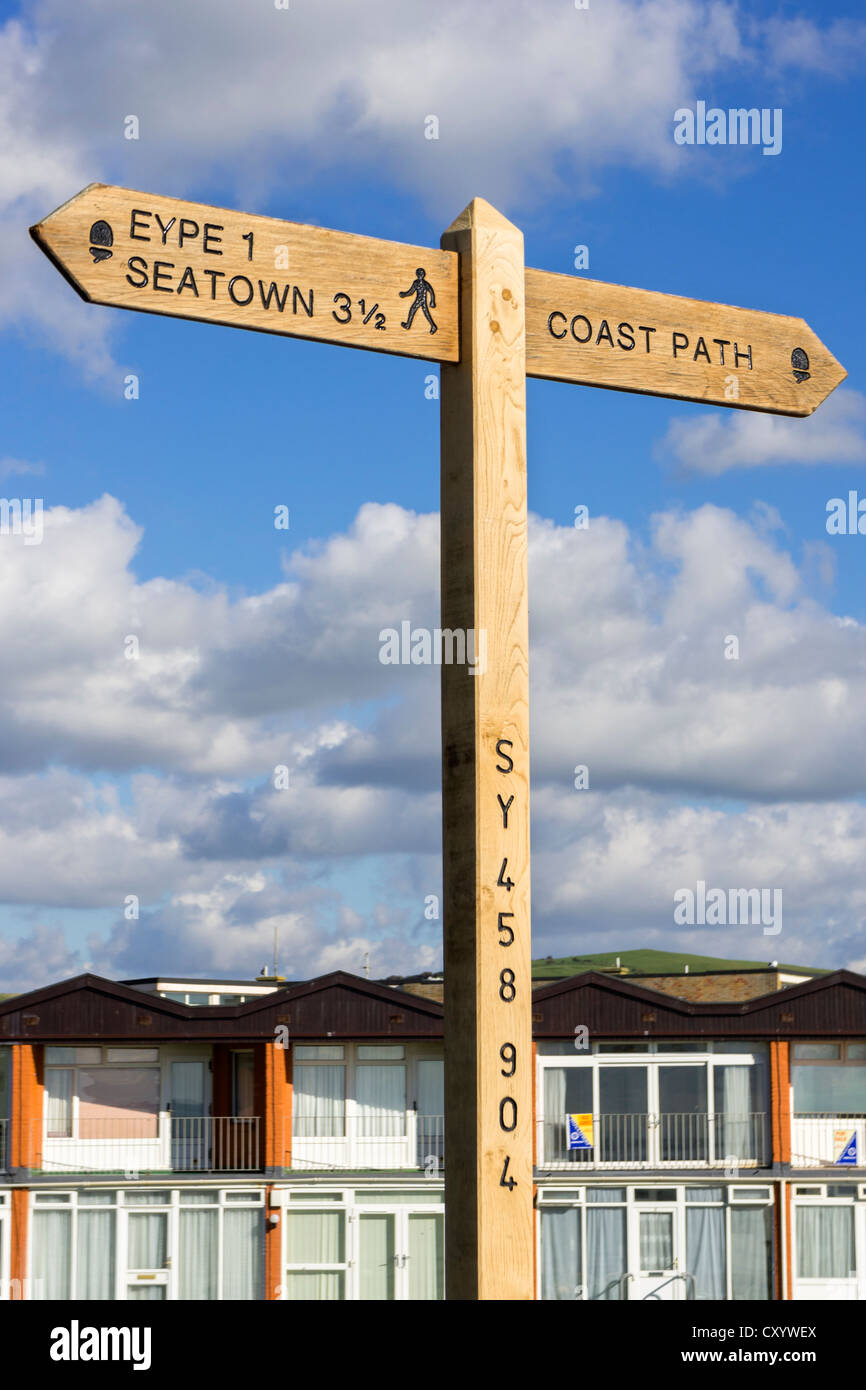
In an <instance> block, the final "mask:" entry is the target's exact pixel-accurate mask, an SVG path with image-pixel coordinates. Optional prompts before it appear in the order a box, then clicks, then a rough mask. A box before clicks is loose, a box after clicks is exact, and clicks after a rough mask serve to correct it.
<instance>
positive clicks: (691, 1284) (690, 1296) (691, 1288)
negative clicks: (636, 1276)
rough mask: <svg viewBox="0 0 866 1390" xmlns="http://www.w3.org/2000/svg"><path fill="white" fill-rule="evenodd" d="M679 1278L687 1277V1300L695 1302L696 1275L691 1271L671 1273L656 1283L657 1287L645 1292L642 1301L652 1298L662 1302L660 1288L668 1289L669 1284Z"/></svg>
mask: <svg viewBox="0 0 866 1390" xmlns="http://www.w3.org/2000/svg"><path fill="white" fill-rule="evenodd" d="M677 1279H685V1280H687V1281H688V1282H687V1285H686V1287H687V1290H688V1292H687V1293H686V1302H687V1303H688V1302H694V1299H695V1293H696V1290H697V1285H696V1283H695V1276H694V1275H693V1274H689V1273H684V1274H671V1275H670V1277H669V1278H668V1279H665V1280H663V1282H662V1283H661V1284H656V1286H655V1288H654V1289H651V1290H650V1292H649V1293H645V1294H644V1296H643V1299H642V1300H641V1301H642V1302H643V1303H648V1302H649V1301H650V1299H655V1300H656V1301H657V1302H658V1303H661V1299H660V1298H659V1290H660V1289H666V1288H667V1286H668V1284H673V1283H675V1282H676V1280H677Z"/></svg>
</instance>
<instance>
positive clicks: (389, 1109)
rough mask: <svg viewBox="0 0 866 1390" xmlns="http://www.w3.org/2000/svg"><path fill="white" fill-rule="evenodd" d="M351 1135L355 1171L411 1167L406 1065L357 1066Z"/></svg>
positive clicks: (362, 1064)
mask: <svg viewBox="0 0 866 1390" xmlns="http://www.w3.org/2000/svg"><path fill="white" fill-rule="evenodd" d="M352 1110H353V1111H354V1113H351V1111H352ZM349 1135H350V1157H349V1163H350V1165H351V1166H352V1167H356V1168H384V1169H387V1168H408V1167H410V1165H411V1161H412V1160H411V1159H410V1153H409V1149H410V1144H411V1142H412V1140H411V1136H410V1133H409V1123H408V1116H407V1113H406V1065H405V1063H403V1062H399V1063H396V1062H390V1063H388V1062H384V1063H374V1062H359V1063H358V1065H357V1066H356V1068H355V1102H354V1106H353V1107H350V1111H349ZM412 1158H414V1155H412Z"/></svg>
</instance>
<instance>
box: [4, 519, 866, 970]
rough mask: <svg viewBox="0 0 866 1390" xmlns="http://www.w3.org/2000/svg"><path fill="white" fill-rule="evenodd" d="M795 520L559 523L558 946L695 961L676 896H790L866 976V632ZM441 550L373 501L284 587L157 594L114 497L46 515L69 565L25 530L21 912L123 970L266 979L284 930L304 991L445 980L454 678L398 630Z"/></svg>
mask: <svg viewBox="0 0 866 1390" xmlns="http://www.w3.org/2000/svg"><path fill="white" fill-rule="evenodd" d="M783 520H784V519H783V518H781V517H779V516H778V515H776V514H774V513H773V512H771V511H767V510H763V511H761V510H759V511H758V512H757V513H756V515H755V518H754V520H753V521H752V522H749V521H745V520H743V519H741V518H738V517H736V516H734V515H733V514H732V513H730V512H727V511H724V510H722V509H720V508H717V507H712V506H704V507H701V508H699V509H697V510H696V511H693V512H682V513H673V512H672V513H664V514H661V515H659V516H658V517H655V518H654V519H653V524H652V528H651V531H650V534H649V537H648V538H647V539H646V540H645V541H643V542H640V541H639V540H638V539H637V538H636V537H634V536H632V535H630V533H629V531H628V529H627V528H626V527H625V526H624V525H623V524H622V523H621V522H618V521H614V520H610V519H607V518H604V517H593V518H592V520H591V523H590V526H589V528H588V530H575V529H574V528H573V527H558V526H555V525H554V524H553V523H551V522H549V521H540V520H538V519H536V518H533V519H532V521H531V527H530V585H531V589H530V598H531V636H532V644H533V645H532V730H533V733H532V738H533V743H532V760H533V788H534V790H533V797H534V826H533V836H534V838H533V845H534V849H535V852H536V853H535V862H536V869H535V879H534V881H535V889H536V908H535V925H536V934H537V935H536V941H537V943H538V944H539V949H541V945H542V944H543V943H545V942H546V943H548V946H547V949H550V948H551V947H552V945H553V944H554V943H555V944H556V946H557V947H558V946H560V945H561V946H563V948H564V947H565V946H566V945H568V944H571V942H572V941H573V936H574V933H576V932H577V931H578V930H580V932H581V933H583V934H587V933H588V934H589V935H590V936H591V935H592V933H593V932H594V931H596V930H600V929H601V927H602V926H603V925H605V924H606V929H607V930H608V933H609V932H610V931H611V930H613V929H614V928H615V929H616V930H617V931H618V932H621V933H623V934H624V935H625V936H628V933H629V932H631V931H632V930H633V931H634V932H635V934H636V937H639V938H640V939H642V940H644V942H645V941H646V938H647V937H649V938H650V939H655V940H657V941H659V942H662V943H666V944H668V945H669V944H670V941H671V936H670V933H671V931H672V930H673V928H672V925H671V921H670V912H669V910H668V908H669V901H670V899H671V896H672V893H673V890H674V888H675V887H677V886H687V885H688V884H690V883H691V882H692V881H696V880H697V879H698V878H701V877H702V878H704V879H705V880H706V881H708V882H710V881H715V882H717V883H719V884H720V885H721V886H755V885H757V886H768V887H773V886H777V880H778V881H779V882H780V883H781V886H782V887H783V888H784V891H785V895H786V896H785V904H786V906H785V914H786V916H785V921H786V926H785V932H786V933H787V932H789V931H790V933H791V939H790V946H789V947H788V948H787V949H786V952H785V955H786V958H793V959H797V958H799V959H804V960H805V959H808V958H809V956H810V954H811V957H812V958H813V960H814V961H815V962H820V961H821V960H824V959H825V958H826V956H827V953H828V952H834V953H835V955H834V958H836V959H840V960H841V959H847V958H849V957H850V958H851V959H854V958H855V956H856V954H857V953H856V939H857V933H858V931H859V929H860V928H859V923H860V922H861V921H862V920H863V918H864V915H866V911H864V901H863V897H864V890H863V889H862V885H861V882H860V878H861V875H860V866H861V864H862V861H863V851H864V848H866V846H864V834H866V821H864V816H866V812H864V809H863V807H862V806H861V805H859V803H857V802H856V801H852V800H851V798H857V797H862V796H863V795H864V792H866V780H864V773H863V769H864V767H866V632H864V630H863V628H862V627H861V626H860V625H859V624H858V623H856V622H855V621H854V620H853V619H850V618H840V617H838V616H836V615H834V614H833V613H832V612H829V611H828V610H827V609H826V608H824V607H822V606H821V605H820V604H819V603H817V602H816V601H815V600H814V599H813V598H811V597H810V596H809V593H808V590H807V587H806V585H805V582H804V580H803V578H802V576H801V574H800V572H799V571H798V569H797V566H796V565H795V563H794V561H793V559H792V557H791V555H790V554H789V553H788V551H787V549H786V548H785V544H784V528H783ZM437 538H438V520H437V518H436V517H435V516H418V515H416V514H414V513H412V512H409V511H405V510H404V509H402V508H399V507H396V506H393V505H389V506H380V505H374V504H368V505H367V506H365V507H363V508H362V509H361V511H360V512H359V514H358V516H357V517H356V519H355V521H354V522H353V524H352V525H351V526H350V527H349V529H348V530H347V531H346V532H345V533H343V534H339V535H335V536H333V537H331V538H330V539H329V540H327V541H325V542H322V543H320V544H318V545H315V546H310V547H307V548H306V549H304V550H302V551H299V552H296V553H295V554H294V555H292V556H290V557H289V559H288V561H287V568H286V580H285V582H284V583H280V584H278V585H277V586H275V587H274V588H273V589H272V590H270V591H268V592H266V593H262V594H258V595H253V596H251V597H249V598H240V599H235V600H230V599H229V597H228V596H227V595H226V594H225V593H224V592H222V591H221V590H220V589H218V588H216V589H210V590H208V591H206V592H199V591H198V590H197V589H194V588H193V587H192V586H191V585H190V584H187V583H183V582H180V581H172V582H169V581H167V580H153V581H150V582H148V583H146V584H140V583H138V582H137V581H136V580H135V577H134V574H133V571H132V565H133V563H134V557H135V551H136V546H137V544H138V542H139V539H140V531H139V528H137V527H136V526H135V524H134V523H133V521H132V520H131V519H130V518H129V517H128V516H127V515H126V514H125V512H124V511H123V509H122V507H121V506H120V504H119V503H118V502H117V501H116V500H114V499H112V498H102V499H100V500H99V501H97V502H94V503H93V504H91V505H90V506H88V507H83V508H81V509H78V510H72V509H64V508H58V509H53V510H51V511H49V512H47V513H46V515H45V536H44V540H43V543H42V544H41V545H39V546H31V547H24V546H23V545H22V544H20V543H19V542H20V538H16V537H4V538H3V544H2V545H0V642H2V644H3V650H4V654H5V671H6V675H5V685H4V702H3V704H2V706H0V769H2V776H0V882H2V884H3V900H4V901H5V903H6V904H7V905H9V907H8V909H7V914H8V911H12V912H13V913H17V914H19V916H20V914H32V913H34V912H36V913H39V914H41V913H42V912H44V911H45V910H49V911H50V912H51V913H52V914H53V916H52V918H51V920H50V921H48V920H44V919H43V918H42V916H41V915H40V916H39V919H38V920H39V922H40V924H41V925H42V926H43V927H44V929H45V930H46V931H48V932H50V931H53V930H54V926H53V925H52V923H53V922H55V921H56V918H57V915H58V913H59V914H61V915H62V914H63V913H64V912H68V911H69V910H71V909H75V910H77V911H78V913H79V914H80V913H81V912H82V911H83V912H87V911H90V912H92V913H100V914H102V915H103V916H104V915H105V914H106V913H114V914H116V918H117V921H116V926H115V927H114V928H113V929H112V931H111V932H110V935H109V937H108V938H107V939H105V938H103V936H102V933H101V931H97V930H96V929H94V933H93V936H92V940H91V942H90V945H89V947H88V958H89V959H91V960H93V961H96V962H99V963H100V968H102V969H103V970H106V971H107V972H108V973H114V974H125V975H134V974H141V973H152V970H153V969H155V968H173V969H181V967H183V969H184V970H185V971H187V972H189V971H190V970H192V969H193V968H196V967H194V964H193V960H194V959H195V961H197V962H198V965H197V968H200V969H207V968H217V967H218V968H220V969H225V970H226V971H230V972H233V973H245V972H246V971H248V970H249V969H251V968H258V964H257V963H251V957H252V956H253V955H258V954H261V952H262V950H263V949H264V947H265V945H266V943H267V942H269V940H270V933H271V930H272V926H273V923H274V921H275V920H277V919H282V918H285V919H286V926H285V930H286V931H287V932H288V933H289V935H288V936H287V937H286V941H287V949H288V944H289V943H292V952H293V955H292V959H293V960H294V961H295V962H296V964H295V965H294V966H293V969H294V971H295V973H297V974H302V973H304V972H310V971H312V970H313V969H314V968H319V967H320V966H321V967H322V968H324V966H323V962H333V961H334V960H340V961H343V962H344V963H345V964H346V965H347V968H359V966H358V961H357V960H356V959H355V957H356V956H357V953H358V951H359V950H362V949H363V950H367V949H369V950H371V952H372V953H373V960H374V962H375V964H374V966H373V969H374V970H375V971H377V972H379V973H382V972H384V971H386V970H388V969H396V968H402V966H405V968H406V969H409V968H411V966H412V964H413V963H418V968H421V965H422V964H423V963H424V962H428V963H433V964H435V961H434V960H432V958H431V956H430V953H431V952H432V953H433V955H434V956H435V953H436V949H437V948H436V937H437V933H438V930H439V924H438V923H437V922H436V921H433V922H428V923H425V922H424V920H423V906H424V899H425V896H426V895H427V894H430V893H434V894H435V893H438V892H440V887H439V833H440V802H439V776H440V773H439V745H438V728H439V708H438V700H439V670H438V668H436V667H412V666H406V667H403V666H398V667H394V666H384V665H382V664H381V663H380V662H379V660H378V651H379V640H378V634H379V631H380V630H381V628H383V627H385V626H399V623H400V622H401V621H402V620H403V619H404V618H408V619H409V620H410V621H411V622H412V623H413V624H414V625H417V626H435V625H436V622H437V607H438V605H437V590H438V555H437V549H438V547H437ZM130 632H137V633H139V634H140V636H141V656H140V660H139V661H138V662H128V661H127V660H126V659H125V657H124V655H123V641H124V636H125V635H128V634H129V633H130ZM731 634H734V635H736V636H737V637H738V640H739V644H740V656H739V660H736V661H730V660H726V659H725V654H724V651H725V640H726V638H727V637H728V636H730V635H731ZM482 679H483V677H482ZM277 764H285V765H286V766H287V767H288V768H289V774H290V776H289V787H288V789H287V790H277V789H276V788H275V786H274V778H273V773H274V768H275V766H276V765H277ZM578 764H585V765H587V766H588V768H589V773H590V789H589V791H588V792H578V791H575V790H573V785H572V784H573V774H574V768H575V766H576V765H578ZM141 768H147V769H148V770H147V771H137V769H141ZM106 773H109V774H112V776H110V777H109V779H108V780H106V776H105V774H106ZM118 777H119V780H118ZM743 802H751V805H750V806H748V808H747V809H743V808H742V803H743ZM708 803H709V804H708ZM731 803H733V804H731ZM347 885H355V886H349V887H347ZM130 893H135V894H137V895H138V896H139V897H140V899H141V910H142V916H141V920H140V921H138V922H133V923H130V922H126V921H125V920H124V919H123V917H122V904H123V902H124V899H125V897H126V896H127V895H128V894H130ZM569 933H571V934H572V935H571V940H569ZM13 934H14V929H13ZM653 934H655V935H653ZM666 934H667V936H666ZM618 939H619V940H620V942H621V944H623V945H624V944H626V941H625V940H624V939H623V937H622V936H621V937H619V938H618ZM679 939H680V938H679V936H677V937H676V940H679ZM785 940H786V941H787V940H788V938H787V936H786V937H785ZM761 942H763V937H759V940H758V941H755V942H750V941H749V940H746V939H743V940H739V939H738V940H737V942H736V943H735V949H733V951H732V953H733V954H740V955H743V954H745V955H749V954H751V952H752V949H753V948H754V949H755V950H758V954H759V956H760V954H761V952H762V950H763V946H761V945H760V943H761ZM632 944H636V942H635V939H634V938H632ZM684 944H685V945H686V946H687V947H688V949H697V947H698V945H701V944H702V945H704V946H706V945H707V942H706V940H701V941H698V940H697V939H689V940H688V941H684ZM794 944H797V946H798V949H801V954H800V956H799V957H797V956H794V955H792V950H791V949H790V947H791V946H793V945H794ZM725 948H726V947H725V946H724V944H723V943H721V942H719V941H718V940H717V939H713V942H712V948H711V949H712V950H713V951H715V950H717V949H725ZM58 949H60V948H59V947H58ZM708 949H710V947H708ZM63 950H64V951H65V950H66V948H65V947H64V948H63ZM780 951H781V946H780V945H779V946H777V947H774V948H773V953H774V954H776V955H778V954H779V953H780ZM209 952H210V954H209ZM266 954H267V952H266ZM861 954H862V952H861ZM49 958H50V959H52V960H53V959H57V960H58V961H60V962H61V963H63V962H65V964H63V969H66V968H67V965H68V961H67V957H66V955H64V954H63V951H61V954H60V956H51V957H49ZM157 962H158V964H157ZM352 962H354V963H352ZM398 962H400V963H401V965H400V966H398V964H397V963H398ZM10 969H11V966H10ZM67 973H68V971H67ZM15 978H16V979H17V978H18V975H15ZM43 978H44V977H43ZM36 982H39V981H36Z"/></svg>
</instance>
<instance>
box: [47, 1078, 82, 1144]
mask: <svg viewBox="0 0 866 1390" xmlns="http://www.w3.org/2000/svg"><path fill="white" fill-rule="evenodd" d="M74 1075H75V1073H74V1072H73V1071H71V1070H69V1069H63V1070H61V1069H60V1068H59V1067H46V1068H45V1091H46V1095H47V1107H46V1112H45V1113H46V1117H47V1120H48V1125H47V1130H46V1132H47V1134H48V1138H49V1139H69V1138H71V1136H72V1078H73V1076H74Z"/></svg>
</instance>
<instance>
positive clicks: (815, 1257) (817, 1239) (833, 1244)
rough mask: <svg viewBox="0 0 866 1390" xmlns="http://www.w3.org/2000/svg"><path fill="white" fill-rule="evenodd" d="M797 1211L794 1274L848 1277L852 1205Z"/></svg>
mask: <svg viewBox="0 0 866 1390" xmlns="http://www.w3.org/2000/svg"><path fill="white" fill-rule="evenodd" d="M796 1211H797V1274H798V1276H799V1277H800V1278H801V1279H848V1278H849V1277H850V1276H851V1275H852V1274H853V1272H854V1208H853V1207H806V1206H798V1207H797V1208H796Z"/></svg>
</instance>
